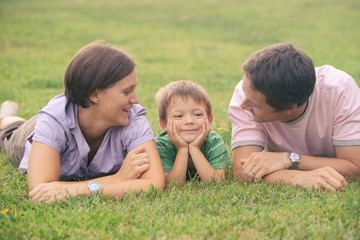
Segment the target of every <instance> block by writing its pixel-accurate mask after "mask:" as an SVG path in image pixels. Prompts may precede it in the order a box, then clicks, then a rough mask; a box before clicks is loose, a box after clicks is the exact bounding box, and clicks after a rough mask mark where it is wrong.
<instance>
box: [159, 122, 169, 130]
mask: <svg viewBox="0 0 360 240" xmlns="http://www.w3.org/2000/svg"><path fill="white" fill-rule="evenodd" d="M159 123H160V126H161V129H162V130H163V131H164V132H166V131H167V128H166V126H167V123H166V122H165V121H164V120H162V119H159Z"/></svg>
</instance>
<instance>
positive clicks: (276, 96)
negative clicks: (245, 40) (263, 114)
mask: <svg viewBox="0 0 360 240" xmlns="http://www.w3.org/2000/svg"><path fill="white" fill-rule="evenodd" d="M243 69H244V74H245V76H246V77H247V78H248V79H249V81H250V82H251V87H253V88H254V90H256V91H259V92H261V93H262V94H264V95H265V97H266V102H267V104H268V105H269V106H271V107H273V108H274V109H275V110H276V111H278V112H279V111H283V110H286V109H288V108H290V107H291V106H292V105H293V104H297V106H301V105H303V104H304V103H306V102H307V100H308V98H309V97H310V95H311V94H312V92H313V91H314V87H315V81H316V79H315V69H314V64H313V62H312V60H311V58H310V57H309V56H308V55H306V54H305V53H304V52H303V51H301V50H300V49H298V48H296V47H295V46H293V45H292V44H291V43H278V44H274V45H270V46H268V47H265V48H264V49H262V50H259V51H257V52H255V53H254V54H253V55H251V56H250V58H249V59H248V60H247V61H246V62H245V63H244V64H243Z"/></svg>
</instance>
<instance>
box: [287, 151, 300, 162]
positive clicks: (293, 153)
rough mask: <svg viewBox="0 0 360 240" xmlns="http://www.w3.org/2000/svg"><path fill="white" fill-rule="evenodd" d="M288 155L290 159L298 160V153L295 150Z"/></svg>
mask: <svg viewBox="0 0 360 240" xmlns="http://www.w3.org/2000/svg"><path fill="white" fill-rule="evenodd" d="M289 157H290V158H291V160H292V161H296V162H298V161H299V160H300V155H299V154H297V153H295V152H292V153H290V156H289Z"/></svg>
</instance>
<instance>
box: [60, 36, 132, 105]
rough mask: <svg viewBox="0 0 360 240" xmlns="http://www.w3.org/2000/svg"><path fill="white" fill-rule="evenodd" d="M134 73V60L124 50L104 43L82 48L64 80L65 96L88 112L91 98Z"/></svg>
mask: <svg viewBox="0 0 360 240" xmlns="http://www.w3.org/2000/svg"><path fill="white" fill-rule="evenodd" d="M134 69H135V62H134V60H133V59H132V58H131V57H130V56H129V55H127V54H126V53H125V52H123V51H122V50H120V49H118V48H116V47H114V46H112V45H110V44H108V43H102V42H93V43H90V44H88V45H86V46H85V47H83V48H82V49H81V50H80V51H79V52H78V53H77V54H76V55H75V56H74V57H73V59H72V60H71V62H70V64H69V66H68V67H67V69H66V72H65V77H64V85H65V96H66V97H67V98H68V99H69V100H71V101H73V102H74V103H75V104H77V105H80V106H81V107H83V108H87V107H89V106H90V104H92V103H93V102H92V101H91V100H90V98H89V97H90V96H91V94H92V93H93V92H94V91H95V90H96V89H99V90H102V89H106V88H109V87H111V86H112V85H113V84H114V83H116V82H118V81H120V80H121V79H123V78H124V77H126V76H127V75H129V74H130V73H131V72H132V71H133V70H134Z"/></svg>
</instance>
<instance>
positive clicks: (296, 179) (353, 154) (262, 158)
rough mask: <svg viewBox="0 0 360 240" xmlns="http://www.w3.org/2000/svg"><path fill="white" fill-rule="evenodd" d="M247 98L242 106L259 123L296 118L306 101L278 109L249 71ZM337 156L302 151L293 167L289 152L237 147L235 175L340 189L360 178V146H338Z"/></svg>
mask: <svg viewBox="0 0 360 240" xmlns="http://www.w3.org/2000/svg"><path fill="white" fill-rule="evenodd" d="M243 91H244V93H245V96H246V98H245V100H244V101H243V103H242V104H241V108H242V109H244V110H247V111H249V112H251V113H252V114H253V118H254V120H255V121H257V122H270V121H280V122H287V121H292V120H295V119H297V118H298V117H300V116H301V115H302V114H303V112H304V111H305V109H306V104H304V105H303V106H300V107H297V106H296V104H294V105H293V106H292V107H291V108H290V109H287V110H284V111H281V112H276V111H275V109H274V108H272V107H271V106H269V105H268V104H267V103H266V97H265V96H264V95H263V94H262V93H260V92H258V91H256V90H254V89H253V88H252V87H251V86H250V81H249V80H248V79H247V76H246V74H245V76H244V80H243ZM335 150H336V156H337V157H336V158H325V157H315V156H309V155H303V154H301V155H300V156H301V161H300V164H299V166H298V170H289V168H290V167H291V161H290V159H289V158H288V153H287V152H263V149H262V147H260V146H255V145H254V146H243V147H237V148H235V149H234V150H233V174H234V176H235V177H236V178H237V179H238V180H243V181H247V182H257V181H259V180H261V179H263V180H264V181H265V182H276V183H282V184H287V185H293V186H302V187H306V188H309V187H314V188H316V189H319V188H322V189H328V190H337V189H342V188H344V187H346V186H347V183H346V180H345V179H346V178H347V179H352V178H353V177H355V178H356V179H360V158H358V156H359V155H360V147H359V146H347V147H343V146H335Z"/></svg>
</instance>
